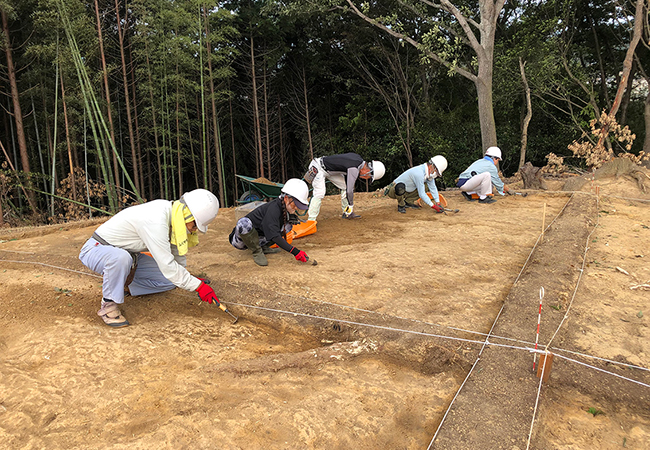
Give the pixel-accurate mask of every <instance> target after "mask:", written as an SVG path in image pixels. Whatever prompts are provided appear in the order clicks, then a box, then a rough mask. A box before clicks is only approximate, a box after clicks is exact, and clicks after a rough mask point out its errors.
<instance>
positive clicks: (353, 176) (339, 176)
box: [304, 153, 386, 221]
mask: <svg viewBox="0 0 650 450" xmlns="http://www.w3.org/2000/svg"><path fill="white" fill-rule="evenodd" d="M384 173H386V167H385V166H384V164H383V163H382V162H381V161H368V162H366V161H364V160H363V158H362V157H361V156H359V155H357V154H356V153H343V154H341V155H331V156H323V157H322V158H315V159H313V160H312V161H311V163H310V164H309V169H308V170H307V173H305V176H304V178H305V180H307V182H308V183H311V185H312V187H313V188H314V192H313V196H312V198H311V203H310V204H309V218H308V220H310V221H315V220H316V218H317V217H318V214H319V213H320V204H321V201H322V200H323V197H325V182H326V181H327V180H330V181H331V182H332V184H334V186H336V187H337V188H339V189H340V190H341V209H342V210H343V215H342V217H343V218H344V219H359V218H361V216H360V215H358V214H356V213H355V212H354V184H355V183H356V181H357V178H361V179H363V180H368V179H370V180H371V181H375V180H379V179H380V178H381V177H383V176H384Z"/></svg>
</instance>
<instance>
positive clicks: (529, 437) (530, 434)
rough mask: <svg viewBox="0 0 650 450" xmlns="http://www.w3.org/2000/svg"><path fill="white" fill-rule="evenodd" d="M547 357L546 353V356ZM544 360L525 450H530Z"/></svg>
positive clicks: (543, 365)
mask: <svg viewBox="0 0 650 450" xmlns="http://www.w3.org/2000/svg"><path fill="white" fill-rule="evenodd" d="M546 356H547V357H548V353H547V354H546ZM546 359H547V358H544V364H542V376H541V377H539V386H538V387H537V398H536V399H535V408H534V409H533V419H532V420H531V422H530V431H529V432H528V443H527V444H526V450H528V449H529V448H530V439H531V438H532V436H533V425H534V424H535V416H536V415H537V405H538V404H539V396H540V394H541V393H542V380H544V370H545V369H546Z"/></svg>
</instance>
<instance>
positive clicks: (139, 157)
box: [129, 48, 151, 198]
mask: <svg viewBox="0 0 650 450" xmlns="http://www.w3.org/2000/svg"><path fill="white" fill-rule="evenodd" d="M129 60H130V61H131V95H132V97H133V119H134V120H133V122H134V123H133V125H134V127H135V142H136V149H137V160H138V161H140V162H142V147H141V146H140V126H139V124H138V100H137V95H136V89H135V64H133V53H132V52H131V48H129ZM148 156H149V155H147V157H148ZM147 161H148V159H147ZM142 166H143V164H141V163H140V164H138V173H137V174H136V177H137V178H139V179H140V193H141V195H145V196H146V194H145V192H144V176H143V169H142ZM149 191H150V192H149V198H151V189H149Z"/></svg>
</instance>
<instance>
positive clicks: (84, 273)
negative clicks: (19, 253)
mask: <svg viewBox="0 0 650 450" xmlns="http://www.w3.org/2000/svg"><path fill="white" fill-rule="evenodd" d="M0 261H2V262H9V263H16V264H37V265H39V266H45V267H51V268H53V269H60V270H67V271H68V272H74V273H80V274H82V275H88V276H91V277H95V278H103V277H101V276H100V275H95V274H94V273H88V272H81V271H80V270H74V269H67V268H65V267H59V266H53V265H51V264H45V263H42V262H35V261H13V260H10V259H0Z"/></svg>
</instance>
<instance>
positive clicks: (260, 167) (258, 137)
mask: <svg viewBox="0 0 650 450" xmlns="http://www.w3.org/2000/svg"><path fill="white" fill-rule="evenodd" d="M251 79H252V81H253V119H254V120H255V141H256V142H255V146H256V148H257V159H258V160H257V176H258V177H263V176H264V153H263V151H262V130H261V127H260V110H259V106H258V101H257V76H256V75H255V51H254V47H253V35H252V33H251Z"/></svg>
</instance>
